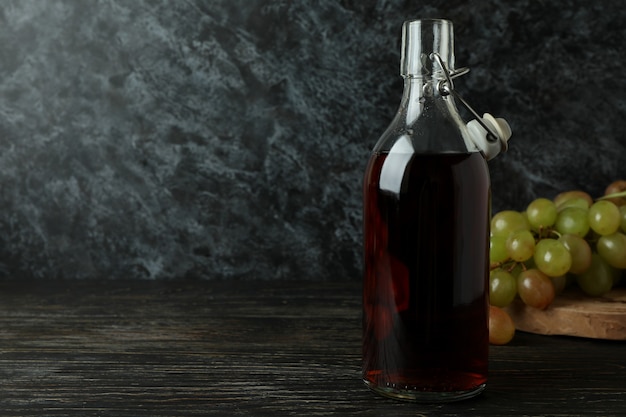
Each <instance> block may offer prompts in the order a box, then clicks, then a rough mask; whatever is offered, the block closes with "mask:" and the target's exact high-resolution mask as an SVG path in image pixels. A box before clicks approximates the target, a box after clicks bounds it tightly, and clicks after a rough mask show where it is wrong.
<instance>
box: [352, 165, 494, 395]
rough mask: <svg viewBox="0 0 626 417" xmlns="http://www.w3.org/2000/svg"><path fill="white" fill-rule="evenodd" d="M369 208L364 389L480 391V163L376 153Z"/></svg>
mask: <svg viewBox="0 0 626 417" xmlns="http://www.w3.org/2000/svg"><path fill="white" fill-rule="evenodd" d="M364 204H365V206H364V232H365V277H364V291H363V310H364V320H363V332H364V339H363V377H364V380H365V382H366V383H367V384H368V385H369V386H370V387H371V388H373V389H375V390H377V391H380V392H382V393H383V394H387V395H391V396H396V397H406V398H411V397H412V395H413V393H416V394H417V395H416V396H417V397H419V396H420V395H423V393H450V396H451V397H453V396H454V395H456V393H459V395H461V396H462V395H463V394H462V393H464V392H470V391H472V390H477V389H479V387H481V386H484V384H485V382H486V378H487V355H488V347H489V345H488V344H489V342H488V340H489V335H488V311H489V310H488V292H487V291H488V290H487V288H488V271H489V258H488V257H489V254H488V240H489V216H490V181H489V172H488V168H487V165H486V163H485V160H484V158H483V156H482V155H481V154H480V153H463V154H459V153H451V154H435V155H414V154H375V155H373V156H372V158H371V160H370V162H369V165H368V169H367V172H366V175H365V183H364ZM480 389H482V388H480ZM407 393H408V394H407ZM444 395H445V394H444Z"/></svg>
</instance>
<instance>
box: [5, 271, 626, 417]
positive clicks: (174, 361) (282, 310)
mask: <svg viewBox="0 0 626 417" xmlns="http://www.w3.org/2000/svg"><path fill="white" fill-rule="evenodd" d="M360 292H361V289H360V283H358V282H342V283H332V282H321V283H319V282H318V283H314V282H267V281H245V282H223V281H165V282H154V281H124V280H111V281H104V282H103V281H98V282H95V281H94V282H91V281H37V282H12V281H10V282H7V281H5V282H0V414H1V415H2V416H67V415H80V416H151V417H158V416H194V415H199V416H330V415H337V416H394V417H398V416H400V417H401V416H412V417H415V416H427V415H436V416H474V415H475V416H510V415H532V416H539V415H558V416H578V415H580V416H605V417H606V416H624V415H626V343H625V342H607V341H598V340H587V339H577V338H567V337H553V336H537V335H531V334H525V333H518V334H517V335H516V337H515V339H514V342H513V343H511V344H510V345H507V346H498V347H492V348H491V357H490V367H491V371H490V380H489V383H488V388H487V390H486V392H485V393H484V394H483V395H481V396H480V397H478V398H476V399H472V400H468V401H465V402H459V403H450V404H444V405H430V404H426V405H424V404H412V403H404V402H396V401H393V400H389V399H386V398H382V397H378V396H376V395H374V394H373V393H371V392H369V391H368V390H367V389H366V388H365V386H364V385H363V383H362V382H361V381H360V372H359V368H360V338H361V334H360V314H361V312H360Z"/></svg>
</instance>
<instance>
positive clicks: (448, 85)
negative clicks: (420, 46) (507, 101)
mask: <svg viewBox="0 0 626 417" xmlns="http://www.w3.org/2000/svg"><path fill="white" fill-rule="evenodd" d="M430 59H432V60H434V61H437V63H438V64H439V66H440V67H441V70H442V71H443V75H444V76H445V80H440V81H439V82H438V83H437V90H438V91H439V94H441V95H442V96H448V95H450V94H452V95H453V96H454V98H456V99H457V100H459V101H460V102H461V103H462V104H463V105H464V106H465V108H467V110H469V111H470V113H472V115H473V116H474V117H475V118H476V121H477V122H478V123H480V125H481V126H482V127H483V128H484V129H485V131H486V132H487V141H488V142H491V143H493V142H497V141H498V140H499V138H498V135H497V134H496V133H495V132H494V131H493V130H492V129H491V127H489V126H487V124H486V123H485V122H484V121H483V119H482V117H480V116H479V115H478V113H476V111H475V110H474V109H473V108H472V106H470V105H469V103H468V102H467V101H465V100H464V99H463V97H461V96H460V95H459V93H457V92H456V91H455V90H454V83H453V82H452V80H453V79H454V78H456V77H460V76H461V75H464V74H467V73H468V72H469V68H465V67H464V68H459V69H458V70H456V71H453V72H450V70H449V69H448V66H447V65H446V63H445V62H444V61H443V59H441V56H439V54H438V53H436V52H433V53H432V54H430Z"/></svg>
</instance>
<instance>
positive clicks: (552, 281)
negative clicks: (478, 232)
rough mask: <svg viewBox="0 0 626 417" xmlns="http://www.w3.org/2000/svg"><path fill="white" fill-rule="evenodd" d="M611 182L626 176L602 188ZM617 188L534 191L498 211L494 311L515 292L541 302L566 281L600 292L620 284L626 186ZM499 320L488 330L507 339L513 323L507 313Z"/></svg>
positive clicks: (493, 243)
mask: <svg viewBox="0 0 626 417" xmlns="http://www.w3.org/2000/svg"><path fill="white" fill-rule="evenodd" d="M616 183H619V184H620V185H621V186H623V185H625V184H626V181H616V182H615V183H612V184H611V185H610V186H609V187H607V192H610V191H611V190H614V189H615V188H616V186H615V184H616ZM618 190H619V191H620V192H618V193H608V194H606V193H605V196H604V197H601V198H599V199H597V200H595V201H594V200H593V199H592V198H591V196H590V195H589V194H587V193H585V192H583V191H567V192H564V193H561V194H559V195H558V196H556V197H555V198H554V199H553V200H549V199H546V198H537V199H535V200H533V201H532V202H531V203H530V204H529V205H528V206H527V207H526V210H525V211H523V212H522V211H515V210H504V211H501V212H498V213H496V214H495V215H494V216H493V217H492V219H491V236H490V253H489V255H490V261H491V272H490V278H489V285H490V294H489V300H490V304H491V309H492V314H493V313H494V312H495V313H496V314H497V315H502V313H505V312H504V311H499V310H500V309H501V308H503V307H506V306H508V305H509V304H510V303H511V302H513V300H515V299H516V298H519V299H521V300H522V301H523V302H524V303H525V304H526V305H528V306H531V307H534V308H538V309H545V308H547V307H548V306H549V305H550V304H551V303H552V301H553V300H554V298H555V297H557V296H558V294H560V293H561V292H563V291H565V290H566V289H567V288H568V287H570V286H577V287H579V288H580V289H581V290H582V291H583V292H584V293H586V294H587V295H589V296H591V297H597V296H601V295H602V294H605V293H606V292H608V291H610V290H611V289H612V288H614V287H615V286H617V285H619V284H620V281H621V279H622V275H624V273H623V271H624V270H626V199H624V198H623V197H625V196H626V193H625V192H623V191H622V189H621V188H618ZM505 319H506V317H505ZM504 323H505V325H500V326H499V328H495V329H491V328H490V331H492V332H493V333H494V337H495V338H496V339H498V338H497V336H498V332H500V336H501V337H500V338H499V340H501V341H502V340H504V343H506V342H508V340H510V338H512V333H514V328H513V331H511V329H510V327H511V326H512V325H513V324H512V321H511V320H510V319H509V320H504ZM507 327H508V328H507ZM503 333H504V334H505V336H506V337H504V336H503ZM509 336H510V337H509ZM499 344H502V343H499Z"/></svg>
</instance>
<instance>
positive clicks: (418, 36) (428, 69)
mask: <svg viewBox="0 0 626 417" xmlns="http://www.w3.org/2000/svg"><path fill="white" fill-rule="evenodd" d="M433 53H436V54H438V55H439V56H440V57H441V58H442V59H443V60H444V61H445V62H446V63H447V65H448V69H449V70H450V71H452V72H454V27H453V24H452V22H451V21H449V20H446V19H415V20H407V21H405V22H404V23H403V24H402V49H401V57H400V75H402V76H403V77H423V76H430V77H438V75H437V74H439V75H443V73H442V72H441V69H440V67H439V65H438V63H437V62H436V61H434V60H433V59H432V54H433Z"/></svg>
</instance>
